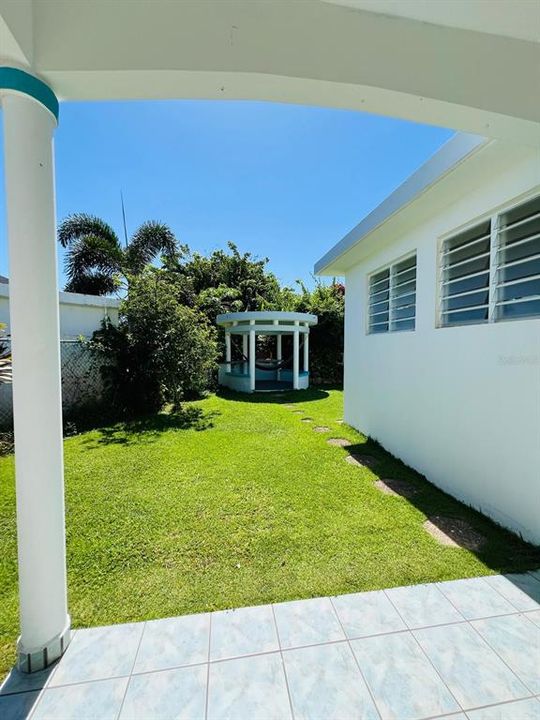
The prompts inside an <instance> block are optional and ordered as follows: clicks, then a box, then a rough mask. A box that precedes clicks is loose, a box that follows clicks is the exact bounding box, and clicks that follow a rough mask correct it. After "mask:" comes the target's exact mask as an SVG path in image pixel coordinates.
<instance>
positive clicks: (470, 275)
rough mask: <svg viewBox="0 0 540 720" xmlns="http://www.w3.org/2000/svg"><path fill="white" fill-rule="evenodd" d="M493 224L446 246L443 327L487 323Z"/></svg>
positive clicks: (482, 225)
mask: <svg viewBox="0 0 540 720" xmlns="http://www.w3.org/2000/svg"><path fill="white" fill-rule="evenodd" d="M490 253H491V220H486V221H485V222H482V223H479V224H478V225H475V226H474V227H472V228H469V229H468V230H466V231H464V232H462V233H459V234H458V235H454V236H453V237H450V238H447V239H446V240H445V241H444V243H443V245H442V258H441V260H442V262H441V287H440V297H441V324H442V325H466V324H470V323H481V322H487V321H488V317H489V266H490Z"/></svg>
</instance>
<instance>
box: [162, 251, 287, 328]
mask: <svg viewBox="0 0 540 720" xmlns="http://www.w3.org/2000/svg"><path fill="white" fill-rule="evenodd" d="M228 248H229V252H227V251H225V250H215V251H214V252H213V253H212V254H211V255H209V256H208V257H204V256H203V255H200V254H199V253H192V252H191V251H190V250H189V248H188V247H187V246H183V247H182V248H181V253H180V254H179V255H178V257H177V258H173V259H172V261H171V262H169V261H168V260H167V261H166V262H165V268H166V270H167V271H169V272H170V273H171V274H172V275H175V276H176V278H177V283H178V287H179V291H180V292H183V293H184V294H185V293H186V292H187V289H188V288H189V290H190V292H191V293H192V295H193V300H192V302H193V307H198V308H199V309H200V310H201V311H202V312H204V313H205V314H206V316H207V317H208V319H209V321H210V322H212V323H213V322H215V319H216V315H218V314H219V313H222V312H235V311H247V310H264V309H269V310H270V309H278V308H279V304H280V301H281V288H280V285H279V281H278V279H277V278H276V276H275V275H274V274H273V273H271V272H269V271H268V270H267V268H266V265H267V264H268V258H254V257H253V256H252V255H251V253H244V254H241V253H240V251H239V250H238V248H237V247H236V245H235V244H234V243H232V242H229V243H228Z"/></svg>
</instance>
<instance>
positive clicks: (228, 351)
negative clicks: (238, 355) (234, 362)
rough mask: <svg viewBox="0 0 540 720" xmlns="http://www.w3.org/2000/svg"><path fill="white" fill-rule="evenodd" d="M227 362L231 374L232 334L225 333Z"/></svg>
mask: <svg viewBox="0 0 540 720" xmlns="http://www.w3.org/2000/svg"><path fill="white" fill-rule="evenodd" d="M225 362H226V366H225V367H226V369H227V372H228V373H230V372H231V333H230V332H225Z"/></svg>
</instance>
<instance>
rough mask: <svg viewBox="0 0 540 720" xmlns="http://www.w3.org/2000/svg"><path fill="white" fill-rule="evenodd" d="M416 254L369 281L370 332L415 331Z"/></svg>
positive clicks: (374, 275) (375, 274)
mask: <svg viewBox="0 0 540 720" xmlns="http://www.w3.org/2000/svg"><path fill="white" fill-rule="evenodd" d="M415 320H416V255H413V256H410V257H408V258H406V259H405V260H401V261H400V262H398V263H394V264H393V265H390V266H389V267H387V268H385V269H383V270H379V271H377V272H376V273H374V274H373V275H372V276H371V277H370V281H369V326H368V331H369V333H385V332H393V331H397V330H414V329H415Z"/></svg>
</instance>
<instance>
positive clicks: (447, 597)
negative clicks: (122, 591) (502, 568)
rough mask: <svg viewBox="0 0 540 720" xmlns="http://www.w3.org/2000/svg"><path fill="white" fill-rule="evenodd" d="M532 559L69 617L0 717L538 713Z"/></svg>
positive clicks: (368, 717) (342, 719)
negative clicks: (189, 611) (56, 659)
mask: <svg viewBox="0 0 540 720" xmlns="http://www.w3.org/2000/svg"><path fill="white" fill-rule="evenodd" d="M539 603H540V571H535V572H533V573H526V574H522V575H508V576H501V575H499V576H491V577H486V578H475V579H472V580H456V581H452V582H446V583H435V584H431V585H417V586H411V587H401V588H393V589H391V590H386V591H376V592H366V593H359V594H354V595H341V596H339V597H332V598H316V599H313V600H301V601H295V602H288V603H281V604H276V605H265V606H260V607H252V608H242V609H239V610H232V611H224V612H215V613H209V614H204V615H191V616H184V617H178V618H170V619H166V620H155V621H151V622H146V623H133V624H128V625H116V626H111V627H107V628H91V629H88V630H79V631H77V632H76V633H75V635H74V638H73V641H72V643H71V645H70V647H69V648H68V651H67V653H66V655H65V656H64V658H63V659H62V660H61V661H60V663H58V665H57V666H56V667H54V668H52V670H50V671H48V672H44V673H41V674H39V675H30V676H22V675H19V674H17V673H12V674H11V676H10V677H8V679H7V680H6V682H5V683H4V686H3V688H2V690H1V691H0V717H1V718H2V720H23V719H24V718H32V720H45V718H47V719H51V720H87V719H88V720H89V719H90V718H91V719H92V720H115V719H116V718H120V719H121V720H128V719H134V720H135V719H137V720H165V719H167V720H172V719H173V718H175V719H176V718H183V719H189V720H192V719H193V720H196V719H199V718H200V719H203V718H208V719H209V720H214V719H217V718H230V719H231V720H257V719H259V718H260V720H272V719H273V718H276V719H278V720H285V719H286V718H293V717H294V718H296V720H300V719H302V720H304V719H307V718H317V720H319V719H320V720H330V719H332V718H339V720H349V719H350V720H353V719H354V720H381V718H382V720H414V719H420V718H436V717H443V716H447V717H451V718H453V719H454V720H466V718H468V719H469V720H533V719H534V720H540V700H539V699H538V697H537V696H538V695H539V694H540V671H539V669H540V604H539Z"/></svg>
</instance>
